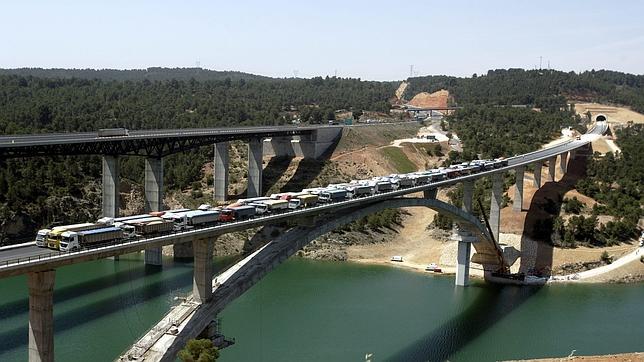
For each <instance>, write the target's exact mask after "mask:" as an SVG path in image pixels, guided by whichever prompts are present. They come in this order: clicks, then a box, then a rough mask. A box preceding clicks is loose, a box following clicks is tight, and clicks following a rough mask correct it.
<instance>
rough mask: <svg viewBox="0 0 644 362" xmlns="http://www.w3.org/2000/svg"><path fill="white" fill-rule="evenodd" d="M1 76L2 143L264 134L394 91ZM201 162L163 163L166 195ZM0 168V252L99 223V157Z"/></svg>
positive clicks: (105, 76)
mask: <svg viewBox="0 0 644 362" xmlns="http://www.w3.org/2000/svg"><path fill="white" fill-rule="evenodd" d="M1 73H4V74H9V73H11V74H12V75H0V132H1V133H3V134H20V133H42V132H67V131H69V132H71V131H94V130H97V129H99V128H109V127H127V128H130V129H146V128H147V129H150V128H187V127H233V126H249V125H274V124H286V123H290V122H291V120H292V119H293V117H294V116H296V115H297V114H298V113H299V112H302V113H304V116H306V115H307V114H308V116H307V117H308V118H307V120H308V121H309V122H312V123H315V122H323V121H324V120H325V118H327V117H330V116H331V115H332V114H333V113H334V112H333V111H334V110H336V109H347V110H356V111H358V112H359V111H360V110H362V109H375V110H380V111H383V112H387V111H388V110H389V104H388V103H386V102H383V100H386V99H388V98H389V96H390V95H391V94H393V91H394V89H395V84H394V83H387V82H363V81H361V80H359V79H341V78H320V77H318V78H313V79H271V78H264V77H257V76H251V75H246V74H243V73H236V72H232V73H230V72H208V71H203V72H201V71H199V72H197V70H195V69H183V70H182V69H161V68H154V69H149V70H147V71H145V70H142V71H109V70H108V71H93V70H70V71H65V70H42V69H40V70H39V69H21V70H5V71H0V74H1ZM197 73H198V74H197ZM33 75H41V76H48V77H53V78H37V77H35V76H33ZM307 112H308V113H307ZM210 160H212V148H211V147H203V148H201V149H197V150H192V151H190V152H186V153H181V154H176V155H172V156H169V157H166V158H165V159H164V184H165V186H166V190H167V191H168V192H172V191H178V190H187V189H188V188H189V187H190V186H191V185H192V183H193V182H194V181H196V180H200V179H202V178H203V172H202V167H203V165H204V164H205V163H206V162H208V161H210ZM120 165H121V177H122V180H124V181H125V182H127V183H131V184H133V185H139V186H140V185H142V181H143V159H142V158H140V157H123V158H121V160H120ZM0 166H1V167H0V218H1V220H0V244H1V243H5V242H7V240H8V239H13V238H16V237H28V236H33V231H34V230H37V229H39V228H41V227H48V226H51V225H54V224H64V223H70V222H74V221H77V220H91V219H96V217H97V216H98V215H99V213H100V177H101V160H100V158H99V157H96V156H86V157H57V158H51V159H49V158H47V159H39V158H32V159H26V160H7V161H2V165H0ZM232 176H234V174H233V175H232ZM235 177H238V176H235ZM200 194H202V191H201V190H194V191H193V196H195V197H197V196H199V195H200ZM81 210H82V212H81ZM79 213H81V214H80V215H79Z"/></svg>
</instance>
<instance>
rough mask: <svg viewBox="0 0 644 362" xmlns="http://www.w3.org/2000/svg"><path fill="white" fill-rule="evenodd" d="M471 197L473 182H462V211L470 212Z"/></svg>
mask: <svg viewBox="0 0 644 362" xmlns="http://www.w3.org/2000/svg"><path fill="white" fill-rule="evenodd" d="M472 195H474V181H471V180H470V181H464V182H463V210H464V211H466V212H469V213H471V212H472Z"/></svg>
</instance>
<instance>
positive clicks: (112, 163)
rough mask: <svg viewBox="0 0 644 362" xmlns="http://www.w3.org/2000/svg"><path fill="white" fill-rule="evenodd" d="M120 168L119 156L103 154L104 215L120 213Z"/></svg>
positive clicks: (114, 215)
mask: <svg viewBox="0 0 644 362" xmlns="http://www.w3.org/2000/svg"><path fill="white" fill-rule="evenodd" d="M119 189H120V168H119V158H118V156H109V155H105V156H103V216H104V217H117V216H118V214H119Z"/></svg>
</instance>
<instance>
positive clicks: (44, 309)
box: [27, 270, 56, 362]
mask: <svg viewBox="0 0 644 362" xmlns="http://www.w3.org/2000/svg"><path fill="white" fill-rule="evenodd" d="M55 279H56V272H55V271H54V270H47V271H43V272H35V273H29V274H27V285H28V286H29V361H47V362H50V361H51V362H53V361H54V281H55Z"/></svg>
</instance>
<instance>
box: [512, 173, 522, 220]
mask: <svg viewBox="0 0 644 362" xmlns="http://www.w3.org/2000/svg"><path fill="white" fill-rule="evenodd" d="M515 171H516V184H515V186H516V189H515V191H514V201H513V202H512V210H514V211H521V210H523V174H524V171H525V166H519V167H517V168H516V169H515Z"/></svg>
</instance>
